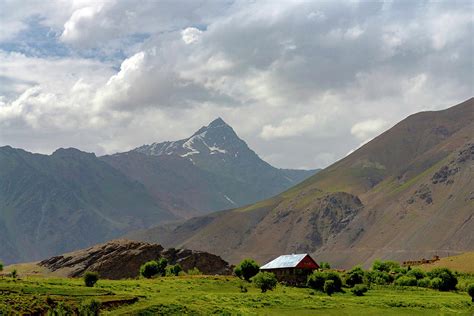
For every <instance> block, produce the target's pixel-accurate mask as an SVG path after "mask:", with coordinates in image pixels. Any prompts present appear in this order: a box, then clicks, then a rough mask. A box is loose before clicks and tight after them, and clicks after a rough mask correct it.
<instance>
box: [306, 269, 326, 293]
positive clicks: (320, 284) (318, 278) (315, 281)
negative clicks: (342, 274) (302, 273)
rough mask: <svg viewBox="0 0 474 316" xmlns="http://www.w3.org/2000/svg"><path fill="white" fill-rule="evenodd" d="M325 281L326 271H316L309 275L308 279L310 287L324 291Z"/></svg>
mask: <svg viewBox="0 0 474 316" xmlns="http://www.w3.org/2000/svg"><path fill="white" fill-rule="evenodd" d="M324 282H326V273H325V272H320V271H315V272H313V273H312V274H310V275H308V280H307V282H306V284H307V285H308V286H309V287H310V288H312V289H314V290H318V291H321V292H322V291H324Z"/></svg>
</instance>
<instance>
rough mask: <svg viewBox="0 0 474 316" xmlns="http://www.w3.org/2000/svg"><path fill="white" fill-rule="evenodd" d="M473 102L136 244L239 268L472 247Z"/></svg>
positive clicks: (142, 235)
mask: <svg viewBox="0 0 474 316" xmlns="http://www.w3.org/2000/svg"><path fill="white" fill-rule="evenodd" d="M473 179H474V99H473V98H471V99H469V100H467V101H465V102H463V103H461V104H459V105H456V106H454V107H451V108H449V109H446V110H443V111H429V112H420V113H417V114H414V115H411V116H409V117H408V118H406V119H405V120H403V121H401V122H400V123H398V124H397V125H395V126H394V127H392V128H391V129H389V130H388V131H386V132H384V133H383V134H381V135H380V136H378V137H377V138H375V139H373V140H372V141H370V142H369V143H367V144H365V145H364V146H362V147H361V148H359V149H358V150H356V151H355V152H353V153H352V154H350V155H348V156H347V157H345V158H344V159H342V160H340V161H338V162H336V163H335V164H333V165H331V166H329V167H328V168H326V169H324V170H323V171H321V172H319V173H317V174H316V175H314V176H312V177H311V178H309V179H307V180H305V181H303V182H302V183H300V184H299V185H297V186H295V187H293V188H291V189H289V190H288V191H286V192H283V193H281V194H279V195H277V196H275V197H273V198H270V199H267V200H265V201H261V202H258V203H256V204H253V205H250V206H246V207H242V208H237V209H234V210H227V211H221V212H216V213H212V214H209V215H206V216H201V217H197V218H193V219H190V220H188V221H186V222H184V223H181V224H179V225H167V226H159V227H155V228H152V229H149V230H146V231H141V232H137V233H133V234H131V235H129V238H133V239H138V240H147V241H160V242H161V243H162V244H164V245H166V246H180V247H186V248H190V249H199V250H203V251H212V252H213V253H216V254H218V255H220V256H222V257H223V258H224V259H226V260H229V261H230V262H232V263H235V262H237V261H239V260H241V259H242V258H245V257H253V258H255V259H257V260H258V261H259V262H261V263H263V262H265V261H267V260H269V259H271V258H273V257H276V256H278V255H281V254H285V253H297V252H310V253H312V254H313V255H314V256H315V258H317V260H325V261H329V262H331V263H332V264H333V265H334V266H337V267H343V268H348V267H351V266H353V265H355V264H360V263H365V264H368V263H369V262H371V261H373V260H374V259H375V258H386V259H394V260H408V259H413V258H415V259H416V258H421V257H431V256H432V255H433V254H438V255H440V256H445V255H448V254H454V253H460V252H465V251H472V250H474V229H472V228H473V227H474V181H473Z"/></svg>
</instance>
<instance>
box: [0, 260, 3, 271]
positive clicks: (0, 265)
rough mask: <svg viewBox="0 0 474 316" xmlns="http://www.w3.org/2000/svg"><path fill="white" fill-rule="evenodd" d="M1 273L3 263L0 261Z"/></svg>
mask: <svg viewBox="0 0 474 316" xmlns="http://www.w3.org/2000/svg"><path fill="white" fill-rule="evenodd" d="M2 271H3V262H1V261H0V272H2Z"/></svg>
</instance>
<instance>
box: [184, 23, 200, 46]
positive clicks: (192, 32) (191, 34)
mask: <svg viewBox="0 0 474 316" xmlns="http://www.w3.org/2000/svg"><path fill="white" fill-rule="evenodd" d="M201 34H202V31H201V30H199V29H197V28H195V27H188V28H185V29H184V30H183V31H182V32H181V36H182V37H183V41H184V42H185V43H186V44H192V43H194V42H196V41H198V40H199V38H200V37H201Z"/></svg>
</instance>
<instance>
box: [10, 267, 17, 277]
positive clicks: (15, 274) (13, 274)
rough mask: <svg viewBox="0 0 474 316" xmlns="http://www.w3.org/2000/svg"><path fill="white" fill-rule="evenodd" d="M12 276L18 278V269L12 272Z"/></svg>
mask: <svg viewBox="0 0 474 316" xmlns="http://www.w3.org/2000/svg"><path fill="white" fill-rule="evenodd" d="M10 276H11V277H12V278H14V279H16V278H17V277H18V271H16V269H13V271H12V272H11V273H10Z"/></svg>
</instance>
